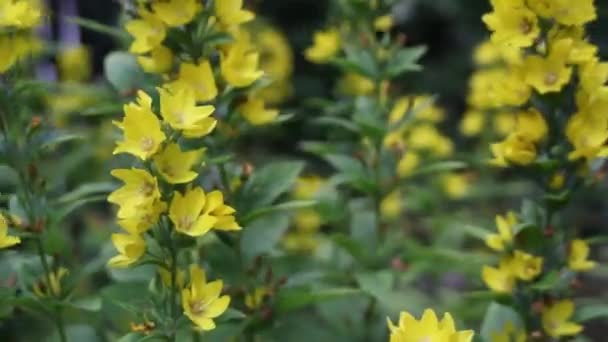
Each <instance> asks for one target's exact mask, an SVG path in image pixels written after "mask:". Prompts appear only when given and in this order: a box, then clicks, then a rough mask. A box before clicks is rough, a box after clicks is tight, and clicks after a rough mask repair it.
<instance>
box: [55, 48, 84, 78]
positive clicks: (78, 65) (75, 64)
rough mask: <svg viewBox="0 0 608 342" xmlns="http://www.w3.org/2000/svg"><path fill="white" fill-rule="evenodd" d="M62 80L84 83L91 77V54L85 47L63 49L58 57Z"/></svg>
mask: <svg viewBox="0 0 608 342" xmlns="http://www.w3.org/2000/svg"><path fill="white" fill-rule="evenodd" d="M57 62H58V67H59V75H61V80H63V81H72V82H83V81H86V80H87V79H88V78H89V77H91V72H92V70H91V53H90V52H89V49H87V48H86V47H85V46H82V45H78V46H72V47H69V48H67V49H62V50H61V51H60V52H59V55H58V56H57Z"/></svg>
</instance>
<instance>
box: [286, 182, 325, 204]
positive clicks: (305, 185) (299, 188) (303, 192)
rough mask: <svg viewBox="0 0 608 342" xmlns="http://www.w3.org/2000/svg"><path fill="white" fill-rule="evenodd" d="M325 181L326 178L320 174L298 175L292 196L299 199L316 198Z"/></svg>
mask: <svg viewBox="0 0 608 342" xmlns="http://www.w3.org/2000/svg"><path fill="white" fill-rule="evenodd" d="M325 182H326V180H325V179H323V178H321V177H318V176H308V177H298V179H296V184H295V186H294V188H293V190H292V196H293V198H294V199H298V200H307V199H311V198H314V197H315V195H316V194H317V192H319V190H321V188H322V187H323V185H324V184H325Z"/></svg>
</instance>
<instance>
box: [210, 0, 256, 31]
mask: <svg viewBox="0 0 608 342" xmlns="http://www.w3.org/2000/svg"><path fill="white" fill-rule="evenodd" d="M215 15H216V16H217V18H218V20H219V21H220V23H222V24H223V25H240V24H243V23H246V22H248V21H251V20H253V18H255V14H254V13H253V12H251V11H247V10H244V9H243V0H220V1H215Z"/></svg>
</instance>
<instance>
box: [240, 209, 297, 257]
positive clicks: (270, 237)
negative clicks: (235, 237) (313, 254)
mask: <svg viewBox="0 0 608 342" xmlns="http://www.w3.org/2000/svg"><path fill="white" fill-rule="evenodd" d="M288 226H289V218H288V216H287V215H285V214H284V213H281V212H274V213H271V214H269V215H265V216H262V217H260V218H258V219H256V220H254V221H253V222H251V223H250V224H248V225H247V226H245V227H244V228H243V231H242V232H243V233H242V236H241V251H242V252H243V256H244V257H245V258H247V259H249V260H251V259H253V258H255V257H256V256H258V255H263V254H268V253H271V252H272V251H273V250H274V248H275V246H276V244H277V243H278V242H279V241H280V240H281V238H282V237H283V235H284V234H285V231H287V228H288Z"/></svg>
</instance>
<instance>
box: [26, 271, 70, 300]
mask: <svg viewBox="0 0 608 342" xmlns="http://www.w3.org/2000/svg"><path fill="white" fill-rule="evenodd" d="M69 273H70V271H69V270H68V269H67V268H65V267H59V268H58V269H57V270H56V271H51V272H50V273H49V277H48V279H46V277H43V279H41V280H40V281H38V282H37V283H36V284H35V285H34V287H33V291H34V294H35V295H36V296H37V297H39V298H44V297H61V295H62V293H61V290H62V289H61V288H62V286H61V282H62V280H63V278H65V277H66V276H67V275H68V274H69ZM47 281H48V282H49V284H47Z"/></svg>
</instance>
